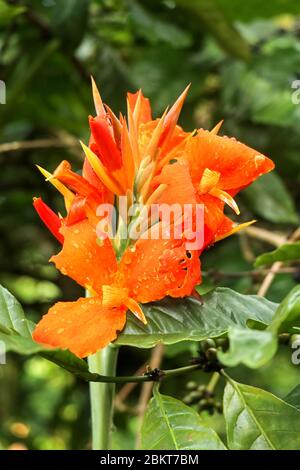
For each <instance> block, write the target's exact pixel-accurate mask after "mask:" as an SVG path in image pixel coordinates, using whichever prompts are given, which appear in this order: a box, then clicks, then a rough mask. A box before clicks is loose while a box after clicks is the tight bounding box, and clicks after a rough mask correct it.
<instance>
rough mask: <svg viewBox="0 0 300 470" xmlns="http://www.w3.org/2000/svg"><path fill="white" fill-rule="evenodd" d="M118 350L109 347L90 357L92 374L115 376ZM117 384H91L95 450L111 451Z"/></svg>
mask: <svg viewBox="0 0 300 470" xmlns="http://www.w3.org/2000/svg"><path fill="white" fill-rule="evenodd" d="M117 356H118V348H116V347H114V346H107V347H106V348H104V349H100V351H98V352H97V353H96V354H94V355H92V356H89V358H88V363H89V369H90V371H91V372H95V373H97V374H103V375H108V376H115V373H116V364H117ZM114 395H115V384H114V383H113V382H111V383H99V382H90V400H91V414H92V441H93V442H92V444H93V450H109V448H110V437H111V430H112V419H113V402H114Z"/></svg>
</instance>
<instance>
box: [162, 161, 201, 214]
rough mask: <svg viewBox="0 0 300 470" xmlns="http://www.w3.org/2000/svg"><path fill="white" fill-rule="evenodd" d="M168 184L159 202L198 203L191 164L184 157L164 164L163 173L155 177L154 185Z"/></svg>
mask: <svg viewBox="0 0 300 470" xmlns="http://www.w3.org/2000/svg"><path fill="white" fill-rule="evenodd" d="M158 184H166V185H167V190H166V191H164V192H163V194H162V196H161V197H160V199H159V200H158V201H157V203H160V204H169V205H171V204H174V203H177V204H196V202H197V199H196V191H195V188H194V186H193V184H192V180H191V175H190V171H189V165H188V163H187V162H186V161H185V160H184V159H182V158H181V159H179V160H178V161H176V162H175V163H172V164H167V165H166V166H164V168H163V170H162V172H161V174H160V175H159V176H157V177H155V178H154V179H153V186H154V187H155V186H157V185H158Z"/></svg>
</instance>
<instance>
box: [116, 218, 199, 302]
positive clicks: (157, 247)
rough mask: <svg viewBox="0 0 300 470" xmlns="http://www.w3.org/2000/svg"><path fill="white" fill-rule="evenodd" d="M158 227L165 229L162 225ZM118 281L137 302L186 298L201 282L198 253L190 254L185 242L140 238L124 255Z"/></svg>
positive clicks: (170, 239)
mask: <svg viewBox="0 0 300 470" xmlns="http://www.w3.org/2000/svg"><path fill="white" fill-rule="evenodd" d="M156 227H157V228H158V229H162V224H157V226H156ZM162 230H163V229H162ZM149 237H150V235H149ZM118 277H119V280H120V283H121V284H122V285H123V286H125V287H127V288H128V289H129V295H130V297H131V298H134V299H135V300H137V302H141V303H145V302H151V301H154V300H159V299H162V298H163V297H165V296H166V295H171V296H173V297H184V296H186V295H189V294H190V293H191V292H192V290H193V288H194V286H195V285H196V284H198V283H199V282H200V261H199V257H198V252H197V251H190V252H187V251H186V247H185V241H184V240H183V239H181V240H175V239H174V238H169V239H166V238H165V239H163V237H161V238H160V239H151V238H149V239H145V238H140V239H139V240H138V241H137V242H136V244H135V246H134V249H133V250H132V249H130V248H128V249H127V251H126V252H125V253H124V255H123V257H122V260H121V262H120V266H119V273H118Z"/></svg>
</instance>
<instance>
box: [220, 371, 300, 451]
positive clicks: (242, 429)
mask: <svg viewBox="0 0 300 470" xmlns="http://www.w3.org/2000/svg"><path fill="white" fill-rule="evenodd" d="M224 416H225V420H226V428H227V440H228V446H229V448H230V449H233V450H276V449H278V450H299V448H300V412H299V411H298V410H297V409H296V408H294V407H293V406H291V405H289V404H288V403H286V402H284V401H283V400H281V399H280V398H277V397H275V396H274V395H272V394H271V393H269V392H266V391H264V390H261V389H259V388H256V387H250V386H248V385H243V384H240V383H237V382H235V381H234V380H232V379H229V381H228V383H227V385H226V388H225V393H224Z"/></svg>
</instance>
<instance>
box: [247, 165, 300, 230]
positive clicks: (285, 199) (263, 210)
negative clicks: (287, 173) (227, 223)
mask: <svg viewBox="0 0 300 470" xmlns="http://www.w3.org/2000/svg"><path fill="white" fill-rule="evenodd" d="M243 197H244V198H245V199H246V200H247V202H248V205H249V206H250V208H251V209H252V210H253V211H254V212H255V213H257V214H258V215H260V216H261V217H263V218H264V219H266V220H269V221H270V222H276V223H292V224H296V223H297V222H298V216H297V212H296V208H295V205H294V202H293V200H292V198H291V196H290V194H289V193H288V191H287V189H286V187H285V186H284V184H283V182H282V180H281V179H280V177H279V176H278V175H277V174H276V173H275V172H272V173H269V174H267V175H264V176H262V177H261V178H259V179H258V180H257V181H255V183H253V184H252V185H251V186H249V188H247V189H246V190H245V191H244V193H243Z"/></svg>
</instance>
